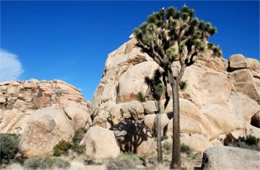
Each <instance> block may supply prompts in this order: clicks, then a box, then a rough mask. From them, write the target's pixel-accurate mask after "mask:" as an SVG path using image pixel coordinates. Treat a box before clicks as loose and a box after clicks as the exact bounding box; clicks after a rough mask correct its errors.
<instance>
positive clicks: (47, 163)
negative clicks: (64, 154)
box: [24, 157, 70, 169]
mask: <svg viewBox="0 0 260 170" xmlns="http://www.w3.org/2000/svg"><path fill="white" fill-rule="evenodd" d="M24 167H25V168H26V169H50V168H54V167H57V168H62V169H65V168H69V167H70V163H69V162H68V161H65V160H62V159H60V158H50V157H44V158H32V159H28V160H26V161H25V162H24Z"/></svg>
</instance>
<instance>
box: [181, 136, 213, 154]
mask: <svg viewBox="0 0 260 170" xmlns="http://www.w3.org/2000/svg"><path fill="white" fill-rule="evenodd" d="M181 143H183V144H185V145H188V146H189V147H190V148H191V149H193V150H195V151H199V152H203V151H205V150H206V149H207V148H208V147H210V146H212V144H211V143H210V142H209V139H208V138H207V137H205V136H203V135H200V134H189V135H188V134H181Z"/></svg>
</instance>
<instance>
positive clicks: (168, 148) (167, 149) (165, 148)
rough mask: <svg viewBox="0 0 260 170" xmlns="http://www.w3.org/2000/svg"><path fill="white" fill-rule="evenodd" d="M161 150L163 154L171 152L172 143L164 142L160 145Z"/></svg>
mask: <svg viewBox="0 0 260 170" xmlns="http://www.w3.org/2000/svg"><path fill="white" fill-rule="evenodd" d="M162 151H163V154H165V155H170V154H171V153H172V144H171V143H169V142H167V141H166V142H164V143H163V145H162Z"/></svg>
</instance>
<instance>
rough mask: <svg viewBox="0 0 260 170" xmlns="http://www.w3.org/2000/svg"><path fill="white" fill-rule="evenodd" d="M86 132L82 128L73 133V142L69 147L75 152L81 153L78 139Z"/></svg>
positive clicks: (81, 149)
mask: <svg viewBox="0 0 260 170" xmlns="http://www.w3.org/2000/svg"><path fill="white" fill-rule="evenodd" d="M86 133H87V130H86V129H84V128H81V129H78V130H77V131H76V132H75V135H74V137H73V139H72V141H73V143H72V146H71V149H72V150H73V151H74V152H76V153H79V154H81V153H83V151H84V150H83V148H82V147H81V146H80V145H79V143H80V141H81V140H82V139H83V138H84V136H85V134H86Z"/></svg>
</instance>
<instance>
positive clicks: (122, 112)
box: [120, 108, 125, 117]
mask: <svg viewBox="0 0 260 170" xmlns="http://www.w3.org/2000/svg"><path fill="white" fill-rule="evenodd" d="M124 114H125V112H124V110H123V109H122V108H120V115H121V116H122V117H124Z"/></svg>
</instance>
